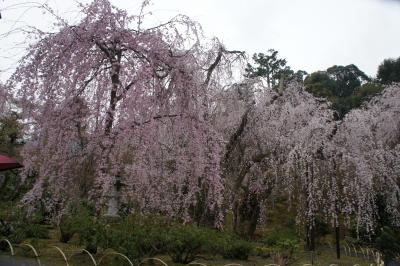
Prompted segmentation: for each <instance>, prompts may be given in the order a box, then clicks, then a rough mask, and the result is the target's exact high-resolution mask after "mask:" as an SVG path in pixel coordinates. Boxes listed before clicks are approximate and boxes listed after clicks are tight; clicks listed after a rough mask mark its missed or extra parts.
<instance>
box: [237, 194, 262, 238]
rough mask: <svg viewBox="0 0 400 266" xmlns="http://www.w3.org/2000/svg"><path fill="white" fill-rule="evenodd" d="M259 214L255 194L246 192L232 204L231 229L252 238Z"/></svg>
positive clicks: (258, 205) (258, 204)
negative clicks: (242, 197)
mask: <svg viewBox="0 0 400 266" xmlns="http://www.w3.org/2000/svg"><path fill="white" fill-rule="evenodd" d="M259 216H260V203H259V201H258V199H257V197H256V196H255V195H251V194H250V195H249V194H247V195H246V196H245V197H244V199H242V200H240V201H236V202H235V203H234V206H233V230H234V232H235V233H236V234H238V235H240V236H242V237H245V238H249V239H251V238H253V237H254V233H255V231H256V228H257V222H258V218H259Z"/></svg>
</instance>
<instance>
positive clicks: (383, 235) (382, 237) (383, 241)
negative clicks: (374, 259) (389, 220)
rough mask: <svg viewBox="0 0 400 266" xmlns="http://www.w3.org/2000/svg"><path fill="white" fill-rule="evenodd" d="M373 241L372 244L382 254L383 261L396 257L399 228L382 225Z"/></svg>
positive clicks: (399, 238) (399, 250) (399, 243)
mask: <svg viewBox="0 0 400 266" xmlns="http://www.w3.org/2000/svg"><path fill="white" fill-rule="evenodd" d="M374 242H375V243H374V246H375V247H376V248H377V249H378V250H379V251H380V252H382V254H383V255H384V259H385V261H390V260H392V259H394V258H396V257H397V256H398V254H399V253H400V230H399V228H390V227H388V226H385V227H383V228H382V229H381V230H380V232H378V234H377V237H376V239H375V241H374Z"/></svg>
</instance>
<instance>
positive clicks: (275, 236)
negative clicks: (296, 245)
mask: <svg viewBox="0 0 400 266" xmlns="http://www.w3.org/2000/svg"><path fill="white" fill-rule="evenodd" d="M287 239H290V240H293V241H297V236H296V234H295V232H293V231H291V230H276V231H274V232H271V233H270V234H268V236H267V237H265V238H264V239H263V240H262V243H263V244H265V245H267V246H269V247H276V246H277V245H278V243H279V242H282V241H285V240H287Z"/></svg>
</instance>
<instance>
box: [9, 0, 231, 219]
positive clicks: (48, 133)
mask: <svg viewBox="0 0 400 266" xmlns="http://www.w3.org/2000/svg"><path fill="white" fill-rule="evenodd" d="M146 3H147V1H145V2H144V4H146ZM82 12H83V15H84V18H83V19H82V21H81V22H80V23H79V24H77V25H67V24H66V23H65V21H63V20H60V24H61V28H60V30H59V31H58V32H54V33H40V36H39V37H40V41H39V42H38V43H36V44H35V45H33V46H31V47H30V50H29V53H28V54H27V55H26V56H25V57H24V58H23V60H22V61H21V64H20V66H19V67H18V69H17V70H16V72H15V73H14V74H13V76H12V78H11V79H10V82H9V84H8V85H9V86H10V87H11V86H12V87H14V88H16V89H17V90H18V93H17V95H18V98H19V102H20V103H21V108H22V115H23V118H24V120H25V121H28V122H29V124H27V126H29V127H30V132H31V134H30V138H29V141H28V143H27V144H26V145H25V147H24V150H23V156H24V165H25V174H26V175H30V174H33V173H35V174H37V175H38V179H37V181H36V183H35V186H34V187H33V189H32V190H31V192H30V193H28V194H27V195H26V196H25V202H27V203H34V202H38V201H39V202H41V203H42V204H43V205H44V207H45V208H47V209H49V211H50V212H52V213H54V212H58V211H60V210H61V209H62V208H63V206H65V204H66V203H67V202H68V201H69V199H71V198H74V197H87V196H90V198H91V199H92V200H95V199H100V200H96V202H97V203H98V204H99V205H100V206H101V204H102V203H105V202H107V199H109V198H113V197H117V198H118V201H125V202H127V201H131V202H134V203H135V206H137V208H138V209H140V210H142V211H151V210H158V211H161V212H163V213H165V214H167V215H171V216H175V217H179V218H182V219H184V220H191V219H192V218H193V216H194V215H195V214H193V210H197V209H196V206H197V204H198V203H199V200H200V199H202V200H203V201H204V202H205V204H203V208H202V209H201V211H202V212H207V213H208V215H209V216H212V217H214V218H213V219H214V221H215V223H218V222H219V221H221V218H222V217H221V216H220V205H221V202H222V194H223V190H224V184H223V181H222V179H221V177H220V171H219V157H218V155H219V154H220V152H221V143H220V140H219V138H218V135H216V134H214V130H213V128H212V127H211V124H210V122H209V121H208V115H207V112H208V106H209V104H210V97H209V92H210V88H211V87H212V86H215V84H217V83H218V80H217V79H215V78H214V76H213V73H214V72H215V71H217V70H218V71H223V69H222V67H221V66H223V65H227V64H220V63H221V62H223V61H224V60H227V59H229V56H230V55H234V54H237V53H238V52H235V51H232V52H229V51H227V50H226V49H224V48H223V46H222V45H221V44H219V43H215V44H214V45H213V46H212V47H211V48H210V49H207V48H206V47H205V46H203V45H201V43H200V40H199V38H198V31H199V27H198V25H197V24H196V23H195V22H193V21H191V20H190V19H188V18H187V17H185V16H178V17H176V18H174V19H172V20H171V21H169V22H167V23H165V24H162V25H159V26H156V27H152V28H148V29H142V28H141V25H142V21H143V19H144V16H143V15H142V13H141V14H140V15H138V16H131V15H128V14H127V13H126V12H125V11H124V10H119V9H117V8H115V7H113V6H112V5H111V4H110V2H109V1H107V0H95V1H94V2H93V3H91V4H89V5H86V6H83V10H82ZM133 25H136V27H132V26H133ZM182 26H183V28H185V29H187V30H186V31H181V30H180V29H182ZM191 40H192V41H191ZM204 69H205V70H204ZM118 184H122V186H121V185H118ZM114 188H115V189H117V191H115V189H114Z"/></svg>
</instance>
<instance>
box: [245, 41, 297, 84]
mask: <svg viewBox="0 0 400 266" xmlns="http://www.w3.org/2000/svg"><path fill="white" fill-rule="evenodd" d="M253 61H254V63H255V64H256V66H253V65H251V64H247V68H246V70H245V71H246V75H245V76H246V77H248V78H254V77H264V78H266V80H267V85H268V87H270V88H273V87H275V86H276V85H278V83H279V80H280V78H281V75H282V77H283V75H284V74H286V75H287V74H289V73H288V72H290V74H292V72H291V70H290V68H289V67H288V66H286V63H287V62H286V59H283V58H279V57H278V51H276V50H274V49H270V50H268V54H263V53H258V54H254V55H253Z"/></svg>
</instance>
